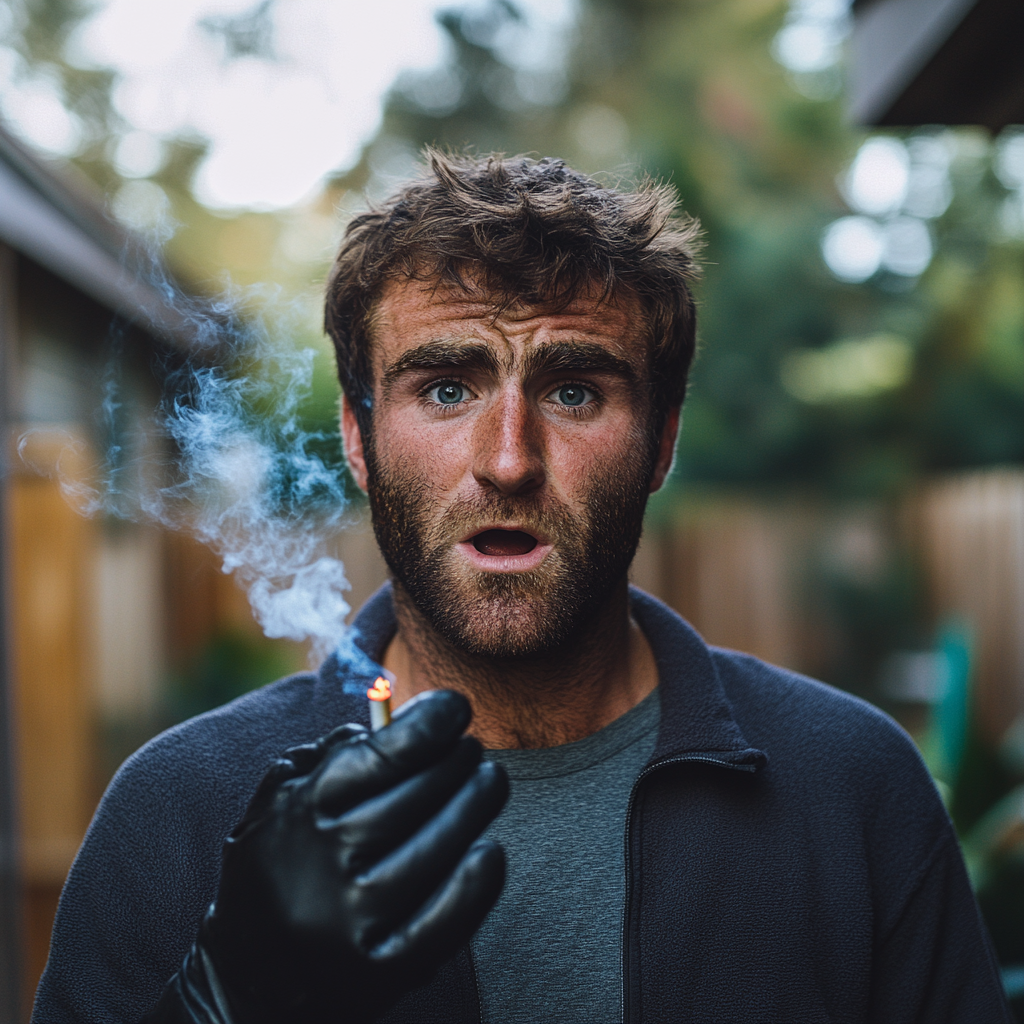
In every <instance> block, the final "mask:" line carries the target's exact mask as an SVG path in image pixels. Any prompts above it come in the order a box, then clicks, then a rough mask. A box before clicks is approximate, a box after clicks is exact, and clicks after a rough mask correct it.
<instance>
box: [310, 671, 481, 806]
mask: <svg viewBox="0 0 1024 1024" xmlns="http://www.w3.org/2000/svg"><path fill="white" fill-rule="evenodd" d="M470 717H471V711H470V707H469V701H468V700H466V698H465V697H463V696H462V694H459V693H455V692H454V691H452V690H435V691H432V692H430V693H425V694H421V695H420V696H418V697H416V698H414V699H413V700H411V701H409V702H408V703H407V704H403V705H402V707H401V708H400V709H399V710H398V712H397V713H396V714H395V718H394V720H393V721H392V723H391V724H390V725H388V726H385V727H384V728H383V729H381V730H379V731H378V732H375V733H373V734H372V735H369V734H367V735H366V736H364V737H363V738H361V739H358V740H355V741H349V742H346V743H342V744H340V745H339V746H338V747H337V748H336V749H335V750H333V751H331V752H329V753H328V755H327V757H326V758H325V760H324V762H323V764H322V765H321V767H320V769H319V770H318V772H317V773H316V775H315V777H314V780H313V783H312V787H311V794H310V799H311V800H312V801H313V803H314V805H315V807H316V808H317V810H318V811H319V813H321V814H324V815H327V816H328V817H331V816H335V815H339V814H343V813H344V812H345V811H347V810H349V809H350V808H352V807H355V806H356V804H359V803H362V801H363V800H368V799H370V798H371V797H374V796H377V795H378V794H380V793H383V792H384V791H385V790H387V789H390V788H391V787H392V786H394V785H397V784H398V783H399V782H402V781H404V780H405V779H407V778H408V777H409V776H410V775H414V774H415V773H416V772H420V771H422V770H423V769H424V768H429V767H430V766H431V765H433V764H436V763H437V762H438V761H440V760H441V758H443V757H444V756H445V755H447V754H448V753H449V751H450V750H451V749H452V748H453V747H454V746H455V744H456V743H458V741H459V737H460V736H461V735H462V734H463V732H465V729H466V726H467V725H468V724H469V720H470Z"/></svg>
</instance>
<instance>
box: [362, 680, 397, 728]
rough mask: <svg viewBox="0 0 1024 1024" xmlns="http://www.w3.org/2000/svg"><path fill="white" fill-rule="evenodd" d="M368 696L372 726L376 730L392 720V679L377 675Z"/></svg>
mask: <svg viewBox="0 0 1024 1024" xmlns="http://www.w3.org/2000/svg"><path fill="white" fill-rule="evenodd" d="M366 696H367V698H368V699H369V701H370V728H371V729H372V730H373V731H374V732H376V731H377V730H378V729H383V728H384V726H385V725H387V724H388V723H390V721H391V680H390V679H387V678H386V677H384V676H377V678H376V679H374V681H373V686H371V687H370V688H369V689H368V690H367V691H366Z"/></svg>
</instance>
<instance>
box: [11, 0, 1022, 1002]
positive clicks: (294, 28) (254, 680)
mask: <svg viewBox="0 0 1024 1024" xmlns="http://www.w3.org/2000/svg"><path fill="white" fill-rule="evenodd" d="M1022 52H1024V8H1022V7H1021V5H1020V4H1019V3H1017V2H1014V0H873V2H871V0H859V2H854V3H853V4H852V5H851V4H850V3H848V2H846V0H792V2H789V3H787V2H784V0H552V2H541V0H528V2H527V0H491V2H481V3H476V2H470V3H467V4H466V5H464V6H444V7H442V6H439V5H438V4H436V3H433V2H431V0H378V2H377V3H375V4H357V3H355V2H354V0H258V2H256V3H252V2H251V0H149V2H147V3H145V4H140V3H133V2H132V0H92V2H87V0H5V2H3V3H0V404H2V407H0V416H2V420H3V424H4V437H3V444H2V445H0V459H2V462H0V466H2V472H0V484H2V488H3V495H2V497H3V506H2V508H3V543H2V546H0V557H2V567H0V568H2V572H3V588H2V591H0V614H2V615H3V623H4V634H3V636H4V646H3V661H2V665H0V681H2V683H3V695H4V703H3V709H4V720H3V723H2V724H3V729H2V734H3V762H2V772H0V776H2V786H0V876H2V877H0V881H2V885H3V893H2V895H3V902H2V904H0V910H2V914H0V933H2V934H0V940H2V946H0V1004H2V1009H0V1019H4V1020H11V1021H14V1020H23V1019H27V1014H28V1009H29V1007H30V1005H31V993H32V992H33V991H34V987H35V984H36V981H37V979H38V977H39V974H40V972H41V970H42V967H43V965H44V963H45V958H46V954H47V946H48V941H49V930H50V927H51V924H52V918H53V913H54V910H55V907H56V903H57V899H58V897H59V893H60V888H61V884H62V882H63V879H64V877H65V875H66V873H67V870H68V868H69V866H70V864H71V861H72V859H73V857H74V853H75V850H76V849H77V846H78V844H79V843H80V841H81V838H82V836H83V834H84V831H85V828H86V826H87V824H88V821H89V819H90V817H91V815H92V812H93V810H94V808H95V806H96V803H97V801H98V799H99V797H100V795H101V794H102V791H103V788H104V787H105V785H106V784H107V782H108V781H109V779H110V777H111V776H112V774H113V772H114V771H115V770H116V768H117V766H118V764H119V763H120V762H121V761H122V760H123V759H124V758H125V757H126V756H127V755H128V754H130V753H131V751H132V750H134V749H135V748H136V747H137V746H138V745H139V744H141V743H142V742H144V741H145V740H146V739H147V738H149V737H150V736H152V735H154V734H155V733H156V732H158V731H160V730H161V729H163V728H166V727H167V726H168V725H171V724H173V723H174V722H176V721H180V720H182V719H183V718H186V717H189V716H191V715H194V714H197V713H199V712H201V711H204V710H207V709H209V708H211V707H214V706H216V705H218V704H220V703H223V702H224V701H227V700H230V699H232V698H233V697H235V696H237V695H238V694H240V693H242V692H244V691H246V690H248V689H251V688H252V687H254V686H258V685H261V684H263V683H265V682H268V681H270V680H271V679H274V678H276V677H278V676H280V675H282V674H284V673H286V672H289V671H293V670H296V669H299V668H302V667H304V666H305V664H306V656H307V655H306V651H305V650H304V649H303V648H302V647H301V646H300V645H299V644H296V643H292V642H289V641H280V640H277V641H272V640H267V639H266V638H264V637H263V636H262V634H261V632H260V630H259V628H258V627H257V626H256V625H255V623H254V621H253V618H252V615H251V614H250V611H249V607H248V604H247V601H246V598H245V595H244V594H243V593H242V591H241V590H239V589H238V588H237V587H236V586H235V585H234V583H233V581H232V579H231V578H230V577H229V576H227V575H225V574H224V573H223V572H222V571H221V568H220V562H219V560H218V559H217V558H216V557H215V556H214V555H213V554H211V553H210V552H209V551H208V550H207V549H205V548H204V547H203V546H202V545H201V544H199V543H198V542H197V541H195V540H192V539H190V538H189V537H188V536H187V535H186V534H183V533H177V532H172V531H168V530H164V529H160V528H158V527H155V526H152V525H144V524H139V523H132V522H126V521H123V520H120V519H115V518H113V517H104V516H98V517H93V518H83V517H82V516H80V515H79V514H78V513H77V512H76V511H74V509H73V508H72V507H71V505H69V503H68V502H67V500H66V499H65V496H64V494H63V493H62V488H61V479H63V480H64V483H65V485H66V484H67V482H68V481H69V480H70V481H72V482H73V481H75V480H80V481H82V482H83V483H88V482H89V481H91V480H93V479H94V478H95V476H96V474H97V472H98V470H97V466H99V465H101V464H102V462H103V459H104V457H109V454H110V453H111V452H118V451H121V450H122V449H123V448H124V447H125V446H126V445H134V446H135V448H136V449H137V450H136V453H135V454H136V456H139V455H140V452H141V457H142V458H143V459H145V457H146V449H145V445H146V443H147V442H146V438H147V437H148V436H150V434H149V433H147V431H148V427H147V425H148V424H150V423H151V420H152V413H153V409H154V407H155V405H156V403H157V401H158V398H159V396H160V394H161V392H162V389H163V388H164V387H165V382H166V377H167V373H168V371H169V368H170V369H173V367H175V366H176V365H180V364H181V362H182V361H183V360H185V359H186V358H188V355H189V347H190V344H191V341H190V336H189V329H188V323H187V322H186V320H185V319H184V318H183V317H182V316H181V314H180V309H179V306H180V303H179V302H178V301H177V300H176V298H175V295H182V296H191V297H195V298H197V299H200V300H202V299H203V298H204V297H216V296H223V295H224V294H225V292H229V293H230V294H232V295H234V296H235V300H234V301H235V302H236V304H237V305H238V306H239V308H241V310H242V315H243V316H244V315H249V314H250V313H251V315H253V316H257V315H260V314H261V313H262V314H267V313H268V311H273V310H280V309H281V308H286V309H287V310H288V316H287V317H286V318H284V319H282V318H280V317H277V318H276V319H275V320H274V322H275V323H279V324H280V323H286V324H287V327H286V328H282V329H280V333H279V336H277V337H276V338H275V341H276V343H277V344H279V345H280V346H283V347H291V348H305V347H310V348H313V349H315V351H316V358H315V361H314V373H313V381H312V386H311V388H310V389H309V391H308V394H307V395H306V396H305V397H304V398H303V400H302V402H301V406H300V416H301V419H302V422H303V423H304V424H305V425H306V427H307V428H308V429H309V430H310V431H312V432H314V433H315V434H316V436H317V438H318V441H317V444H318V451H319V453H320V455H321V457H322V458H323V459H324V460H325V462H326V463H327V464H328V466H330V467H333V469H334V471H336V472H337V473H338V474H344V472H345V470H344V465H343V460H342V456H341V451H340V443H339V441H338V437H337V427H336V424H335V420H336V415H337V397H338V389H337V384H336V379H335V374H334V367H333V356H332V354H331V352H330V349H329V346H328V344H327V343H326V342H325V340H324V338H323V336H322V333H321V330H320V315H321V301H322V290H323V281H324V277H325V275H326V272H327V270H328V268H329V266H330V262H331V258H332V255H333V253H334V250H335V249H336V247H337V244H338V242H339V239H340V238H341V234H342V232H343V230H344V226H345V223H346V221H347V219H348V218H349V217H350V216H352V215H353V214H354V213H355V212H358V211H360V210H362V209H364V208H365V207H366V205H367V204H368V203H372V202H373V201H374V200H377V199H380V198H382V197H384V196H386V195H387V194H388V193H389V192H390V191H391V190H392V189H393V188H394V186H395V185H396V184H397V183H398V182H400V181H401V180H402V179H403V178H405V177H406V176H407V175H409V174H410V173H411V172H412V171H413V170H414V168H415V166H416V162H417V159H418V153H419V151H420V148H421V147H422V146H423V145H424V144H426V143H435V144H441V145H446V146H452V147H458V148H464V147H467V146H468V147H471V148H472V149H474V150H476V151H478V152H486V151H490V150H500V151H503V152H506V153H515V152H529V153H533V154H536V155H552V156H559V157H563V158H565V159H566V160H567V161H568V162H569V163H571V164H572V165H573V166H575V167H578V168H579V169H581V170H584V171H587V172H591V173H594V174H597V175H599V176H600V177H602V178H603V179H604V180H607V181H609V182H616V181H627V182H628V181H629V180H632V179H635V178H637V177H638V176H640V175H642V174H650V175H653V176H655V177H657V178H661V179H664V180H667V181H670V182H671V183H672V184H673V185H674V186H675V187H676V188H677V189H678V191H679V193H680V196H681V199H682V202H683V205H684V206H685V208H686V209H687V210H688V211H689V212H691V213H693V214H695V215H697V216H698V217H699V218H700V219H701V221H702V222H703V224H704V227H705V229H706V232H707V239H708V246H707V252H706V257H707V271H706V275H705V279H704V281H703V283H702V284H701V286H700V302H701V326H700V338H701V351H700V355H699V359H698V362H697V365H696V369H695V371H694V374H693V382H692V388H691V392H690V395H689V398H688V399H687V404H686V408H685V411H684V425H683V431H682V436H681V440H680V444H679V450H678V456H677V462H676V469H675V472H674V475H673V477H672V478H671V480H670V482H669V484H668V485H667V486H666V487H665V488H664V489H663V491H662V492H661V493H660V494H658V495H657V496H656V498H655V499H654V500H653V501H652V503H651V507H650V511H649V516H648V523H647V526H646V530H645V536H644V540H643V543H642V547H641V550H640V553H639V554H638V557H637V560H636V564H635V566H634V578H635V581H636V582H637V583H638V584H639V585H641V586H643V587H645V588H646V589H648V590H650V591H651V592H652V593H654V594H657V595H658V596H660V597H661V598H663V599H664V600H666V601H667V602H668V603H669V604H671V605H673V606H674V607H675V608H677V609H678V610H679V611H680V612H681V613H683V614H684V615H685V616H686V617H687V618H688V619H689V620H690V621H691V622H692V623H693V624H694V625H695V626H696V627H697V628H698V629H699V630H700V631H701V632H702V633H703V635H704V636H705V637H706V638H707V639H708V640H709V641H710V642H712V643H717V644H722V645H725V646H729V647H736V648H740V649H743V650H747V651H751V652H753V653H755V654H757V655H759V656H761V657H763V658H766V659H768V660H769V661H772V662H775V663H777V664H780V665H785V666H787V667H790V668H794V669H797V670H800V671H803V672H807V673H809V674H811V675H814V676H817V677H818V678H821V679H824V680H825V681H827V682H829V683H832V684H833V685H836V686H839V687H842V688H844V689H846V690H849V691H851V692H853V693H856V694H858V695H860V696H862V697H864V698H866V699H867V700H870V701H872V702H874V703H875V704H877V705H879V706H880V707H882V708H884V709H885V710H886V711H888V712H889V713H891V714H892V715H894V716H895V717H896V718H897V720H898V721H900V722H901V723H902V724H903V725H904V726H905V727H906V728H907V729H908V730H909V732H910V733H911V735H912V736H913V737H914V739H915V740H916V741H917V742H918V744H919V745H920V747H921V749H922V752H923V754H924V756H925V758H926V761H927V763H928V765H929V767H930V769H931V770H932V772H933V775H934V776H935V778H936V782H937V785H938V786H939V788H940V791H941V793H942V795H943V798H944V799H945V801H946V803H947V806H948V807H949V808H950V811H951V813H952V815H953V819H954V822H955V824H956V826H957V829H958V831H959V833H960V836H961V838H962V841H963V844H964V850H965V854H966V856H967V860H968V865H969V868H970V870H971V873H972V879H973V881H974V883H975V884H976V886H977V889H978V893H979V898H980V900H981V904H982V908H983V911H984V913H985V916H986V920H987V922H988V924H989V928H990V930H991V932H992V935H993V938H994V941H995V944H996V948H997V952H998V955H999V958H1000V962H1001V964H1002V966H1003V970H1004V981H1005V983H1006V986H1007V990H1008V992H1009V993H1010V995H1011V997H1012V998H1014V999H1015V1000H1016V1001H1017V1002H1016V1004H1015V1005H1016V1008H1017V1009H1018V1012H1019V1013H1020V1015H1021V1019H1022V1020H1024V1001H1022V1000H1021V997H1022V996H1024V788H1022V784H1024V128H1022V124H1024V62H1022V61H1021V60H1020V54H1021V53H1022ZM147 246H148V247H149V248H148V249H147ZM147 251H148V252H153V251H155V252H156V253H157V254H158V256H159V259H160V261H162V263H163V265H164V266H165V267H166V269H167V273H168V274H169V278H167V279H164V278H160V279H155V278H154V277H153V275H152V274H151V273H150V274H140V273H138V272H137V271H138V267H139V265H140V260H139V258H138V254H139V253H145V252H147ZM126 254H128V257H130V258H126ZM131 254H135V255H134V256H132V255H131ZM141 262H143V263H144V262H145V260H143V261H141ZM171 282H173V285H172V284H171ZM221 301H223V299H221ZM208 357H209V356H207V358H208ZM112 380H113V381H116V383H117V389H116V392H114V391H112V390H111V386H110V385H111V381H112ZM114 394H116V401H114V400H113V399H112V398H111V396H112V395H114ZM23 436H24V437H25V441H24V443H23V444H22V448H23V451H22V452H21V454H19V453H18V451H17V448H18V441H19V438H22V437H23ZM69 438H70V439H72V440H73V441H74V444H73V445H71V446H69V444H68V439H69ZM153 443H154V444H157V443H158V442H156V441H154V442H153ZM140 446H141V448H140ZM58 471H59V472H58ZM65 489H66V488H65ZM353 500H354V506H353V511H352V515H351V520H352V525H351V527H350V528H348V529H346V530H344V531H343V532H341V533H340V534H339V535H338V536H337V538H335V539H334V540H333V543H334V545H335V547H336V550H337V554H338V555H339V557H341V558H342V560H343V561H344V563H345V567H346V571H347V574H348V578H349V580H350V582H351V584H352V591H351V593H350V595H349V600H350V602H351V604H352V605H353V607H355V608H358V606H359V605H360V603H361V602H362V601H363V600H364V599H365V597H366V596H367V595H368V594H369V593H371V592H372V590H373V589H374V588H375V587H376V586H377V585H378V584H379V583H380V582H381V581H382V580H383V578H384V570H383V566H382V564H381V561H380V558H379V556H378V555H377V552H376V549H375V547H374V544H373V539H372V533H371V532H370V531H369V530H368V527H367V525H366V522H365V516H364V514H363V510H362V508H361V506H360V505H359V504H358V498H354V499H353Z"/></svg>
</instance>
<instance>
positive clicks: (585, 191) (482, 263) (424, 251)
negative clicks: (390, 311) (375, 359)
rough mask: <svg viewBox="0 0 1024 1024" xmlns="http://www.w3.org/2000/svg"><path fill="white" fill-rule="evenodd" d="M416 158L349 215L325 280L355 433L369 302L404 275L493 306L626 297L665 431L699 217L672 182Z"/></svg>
mask: <svg viewBox="0 0 1024 1024" xmlns="http://www.w3.org/2000/svg"><path fill="white" fill-rule="evenodd" d="M425 155H426V161H427V167H426V173H425V174H423V176H422V177H420V178H418V179H416V180H413V181H411V182H410V183H409V184H407V185H405V186H404V187H403V188H402V189H401V190H400V191H399V192H398V193H396V194H395V195H394V196H392V197H391V198H390V199H389V200H387V201H386V202H385V203H383V204H382V205H381V206H378V207H375V208H373V209H371V210H370V211H369V212H367V213H364V214H361V215H360V216H358V217H355V218H354V219H353V220H352V221H351V222H350V223H349V225H348V228H347V230H346V232H345V238H344V241H343V242H342V245H341V251H340V252H339V253H338V258H337V260H336V261H335V263H334V267H333V269H332V271H331V275H330V278H329V280H328V284H327V301H326V308H325V316H324V321H325V328H326V330H327V333H328V334H329V335H330V337H331V339H332V341H333V342H334V348H335V352H336V353H337V358H338V376H339V378H340V380H341V386H342V388H343V389H344V391H345V394H346V396H347V397H348V399H349V401H350V402H351V403H352V406H353V409H354V411H355V414H356V418H357V420H358V422H359V426H360V429H361V430H362V432H363V436H364V438H365V439H367V440H368V439H369V436H370V427H371V419H372V416H371V412H372V408H373V403H372V395H373V380H372V369H371V362H370V345H371V333H372V332H371V328H372V318H373V312H374V307H375V304H376V302H377V300H378V299H379V297H380V295H381V292H382V290H383V288H384V286H385V285H386V284H387V283H388V282H390V281H393V280H402V279H405V280H420V281H427V282H433V283H436V284H438V285H441V286H447V287H452V288H457V289H460V290H464V291H467V292H478V291H479V290H481V289H482V290H483V293H484V294H485V296H486V298H487V300H488V302H490V303H492V304H493V306H494V309H495V312H496V313H500V312H501V311H502V310H505V309H508V308H509V307H512V306H528V307H531V306H536V307H542V308H547V307H550V308H551V309H555V310H557V309H561V308H564V307H565V306H567V305H568V304H569V303H571V302H572V301H573V300H574V299H577V298H580V297H582V296H585V295H593V294H594V293H595V292H596V293H597V294H598V295H600V296H601V297H602V299H607V300H614V299H617V298H620V297H625V296H631V297H633V298H634V299H636V300H637V301H638V302H639V305H640V308H641V310H642V313H643V316H644V319H645V328H646V331H645V334H646V337H647V340H648V345H649V354H650V359H649V368H650V387H651V399H652V403H651V408H652V412H653V414H654V415H653V419H654V423H655V424H656V425H659V426H658V429H660V424H661V423H662V422H664V417H665V415H666V414H667V412H668V410H669V409H671V408H673V407H675V406H678V405H680V404H681V403H682V401H683V397H684V395H685V392H686V379H687V375H688V373H689V369H690V364H691V362H692V361H693V355H694V345H695V333H696V323H697V317H696V306H695V303H694V299H693V294H692V291H691V286H692V284H693V283H694V281H695V280H696V278H697V277H698V276H699V267H698V265H697V262H696V259H695V255H696V252H697V249H698V248H699V239H700V227H699V225H698V224H697V222H696V221H695V220H693V219H691V218H688V217H685V216H678V215H677V211H676V206H677V200H676V195H675V192H674V190H673V189H671V188H670V187H669V186H667V185H663V184H657V183H654V182H652V181H649V180H645V181H643V182H641V183H640V184H639V185H638V186H636V187H635V188H633V189H631V190H628V191H627V190H624V189H619V188H610V187H607V186H605V185H602V184H600V183H599V182H597V181H595V180H594V179H592V178H589V177H587V176H586V175H583V174H580V173H578V172H577V171H574V170H572V169H571V168H569V167H566V166H565V164H564V163H563V162H562V161H561V160H554V159H550V158H545V159H543V160H534V159H531V158H530V157H525V156H516V157H510V158H507V157H504V156H502V155H500V154H491V155H488V156H465V155H461V156H459V155H451V154H445V153H441V152H439V151H437V150H431V149H428V150H427V151H426V154H425Z"/></svg>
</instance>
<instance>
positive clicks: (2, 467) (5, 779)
mask: <svg viewBox="0 0 1024 1024" xmlns="http://www.w3.org/2000/svg"><path fill="white" fill-rule="evenodd" d="M16 274H17V255H16V254H15V252H14V250H12V249H11V248H9V247H8V246H6V245H4V244H3V243H2V242H0V1021H9V1022H11V1024H14V1022H15V1021H20V1020H21V1006H20V1003H21V981H22V978H21V967H22V964H21V877H20V864H19V857H18V841H17V815H16V807H15V797H14V766H15V763H16V762H15V757H14V750H13V738H14V729H13V722H12V720H11V710H12V708H11V643H10V618H9V608H10V578H9V572H10V567H9V561H8V551H9V549H8V546H7V544H8V536H7V522H6V516H7V507H8V505H7V486H8V481H9V475H10V467H9V459H10V450H9V448H10V437H9V433H10V427H11V422H10V399H11V397H12V396H11V394H10V390H11V377H12V372H11V371H12V370H13V368H14V366H13V364H14V362H15V351H14V349H15V342H16V338H17V334H16V331H17V320H16V305H15V300H16V295H17V293H16Z"/></svg>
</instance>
